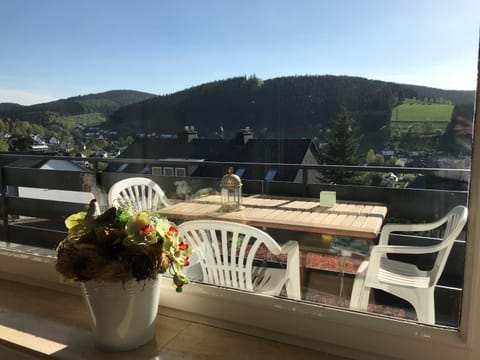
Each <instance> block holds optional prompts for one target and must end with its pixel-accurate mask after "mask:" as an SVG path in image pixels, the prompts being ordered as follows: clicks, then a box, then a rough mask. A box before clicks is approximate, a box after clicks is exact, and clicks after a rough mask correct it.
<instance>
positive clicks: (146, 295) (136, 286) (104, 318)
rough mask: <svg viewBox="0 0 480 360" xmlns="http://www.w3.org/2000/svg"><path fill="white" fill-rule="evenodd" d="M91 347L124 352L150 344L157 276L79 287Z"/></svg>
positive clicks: (88, 283)
mask: <svg viewBox="0 0 480 360" xmlns="http://www.w3.org/2000/svg"><path fill="white" fill-rule="evenodd" d="M80 288H81V291H82V296H83V299H84V300H85V303H86V305H87V308H88V312H89V315H90V321H91V326H92V332H93V336H94V339H95V344H96V345H97V346H98V347H99V348H101V349H104V350H110V351H125V350H131V349H134V348H137V347H139V346H141V345H143V344H145V343H147V342H148V341H150V340H151V339H152V338H153V336H154V333H155V320H156V316H157V309H158V301H159V297H160V276H159V277H158V279H157V280H145V281H136V280H129V281H126V282H97V281H94V280H90V281H87V282H84V283H81V285H80Z"/></svg>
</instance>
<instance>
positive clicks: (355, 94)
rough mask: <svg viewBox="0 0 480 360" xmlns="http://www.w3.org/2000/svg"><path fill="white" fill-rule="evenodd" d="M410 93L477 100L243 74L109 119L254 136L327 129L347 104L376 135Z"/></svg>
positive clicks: (133, 125) (351, 80)
mask: <svg viewBox="0 0 480 360" xmlns="http://www.w3.org/2000/svg"><path fill="white" fill-rule="evenodd" d="M407 98H418V99H423V98H439V99H440V98H441V99H444V100H448V101H450V102H451V103H453V104H463V103H465V104H473V101H474V91H449V90H441V89H434V88H428V87H420V86H413V85H405V84H396V83H389V82H383V81H377V80H369V79H364V78H360V77H349V76H330V75H324V76H290V77H280V78H275V79H270V80H265V81H263V80H261V79H259V78H257V77H255V76H253V77H249V78H247V77H237V78H231V79H226V80H222V81H214V82H210V83H206V84H203V85H200V86H196V87H192V88H189V89H186V90H183V91H180V92H177V93H174V94H170V95H165V96H158V97H155V98H151V99H148V100H146V101H143V102H140V103H137V104H132V105H129V106H126V107H122V108H120V109H118V110H117V111H115V112H114V113H112V115H111V116H110V120H109V123H108V125H109V126H110V127H114V128H116V129H120V130H121V129H124V130H125V131H126V130H128V131H129V132H130V133H132V132H151V131H155V132H157V133H176V132H177V131H178V130H179V129H182V128H183V127H184V126H185V125H193V126H195V127H196V128H197V129H198V131H199V135H200V136H204V137H207V136H215V135H216V134H217V135H218V134H220V133H223V135H224V136H226V137H228V136H232V135H233V134H234V133H235V132H236V131H237V130H238V129H240V128H243V127H246V126H250V127H251V128H253V129H254V131H255V136H256V137H280V138H282V137H283V138H292V137H293V138H295V137H310V138H312V137H319V138H320V139H322V137H323V136H324V135H325V131H326V129H327V128H329V127H331V125H332V124H333V122H334V120H335V117H336V115H337V113H338V111H339V108H340V106H341V105H345V106H346V108H347V109H348V111H349V112H350V113H351V114H352V115H353V117H354V118H355V120H356V121H357V124H358V125H359V127H360V130H361V131H362V134H364V141H368V142H370V143H371V142H372V141H373V142H374V143H375V142H376V141H380V139H378V138H379V137H380V136H381V135H380V134H379V129H381V128H382V127H384V126H388V125H389V124H390V118H391V115H392V109H393V108H394V106H396V105H398V104H400V103H402V101H403V100H404V99H407Z"/></svg>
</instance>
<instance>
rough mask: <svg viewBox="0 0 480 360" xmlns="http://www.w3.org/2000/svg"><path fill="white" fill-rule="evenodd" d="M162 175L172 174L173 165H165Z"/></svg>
mask: <svg viewBox="0 0 480 360" xmlns="http://www.w3.org/2000/svg"><path fill="white" fill-rule="evenodd" d="M163 176H173V167H167V166H165V167H164V168H163Z"/></svg>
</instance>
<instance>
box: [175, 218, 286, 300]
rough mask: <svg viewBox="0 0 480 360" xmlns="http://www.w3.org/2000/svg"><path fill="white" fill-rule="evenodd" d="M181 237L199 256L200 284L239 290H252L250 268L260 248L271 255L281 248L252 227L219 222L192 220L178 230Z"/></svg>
mask: <svg viewBox="0 0 480 360" xmlns="http://www.w3.org/2000/svg"><path fill="white" fill-rule="evenodd" d="M178 230H179V233H180V235H182V236H184V238H185V240H186V242H187V243H188V244H190V245H191V246H192V249H193V251H194V252H196V253H197V254H198V255H199V259H200V264H201V267H202V273H203V281H204V282H207V283H210V284H215V285H221V286H227V287H233V288H237V289H242V290H250V291H253V290H254V279H252V268H253V260H254V256H255V253H256V252H257V250H258V249H259V248H260V246H261V245H262V244H263V245H265V247H266V248H267V249H268V250H269V251H270V252H272V253H273V254H274V255H278V254H280V251H281V247H280V245H279V244H278V243H277V242H276V241H275V240H274V239H273V238H272V237H271V236H270V235H268V234H267V233H266V232H264V231H262V230H260V229H257V228H255V227H252V226H249V225H245V224H240V223H233V222H227V221H219V220H192V221H187V222H184V223H182V224H180V225H179V226H178Z"/></svg>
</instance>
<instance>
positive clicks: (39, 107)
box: [0, 90, 156, 124]
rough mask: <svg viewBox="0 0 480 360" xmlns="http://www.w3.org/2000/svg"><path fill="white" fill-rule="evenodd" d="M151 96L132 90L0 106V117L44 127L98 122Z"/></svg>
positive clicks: (152, 95) (2, 104) (151, 95)
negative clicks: (66, 121)
mask: <svg viewBox="0 0 480 360" xmlns="http://www.w3.org/2000/svg"><path fill="white" fill-rule="evenodd" d="M155 96H156V95H154V94H149V93H144V92H140V91H133V90H112V91H107V92H102V93H97V94H88V95H83V96H75V97H70V98H67V99H61V100H56V101H51V102H47V103H42V104H35V105H30V106H22V105H18V104H11V103H1V104H0V117H4V118H9V119H11V120H13V121H18V120H22V121H29V122H32V123H38V124H46V123H48V122H50V121H52V120H56V119H58V118H65V117H71V116H82V115H83V116H84V117H85V116H87V115H91V116H90V117H93V118H95V119H96V121H102V119H103V120H105V119H106V118H107V117H108V116H109V115H110V114H111V113H112V112H114V111H115V110H117V109H119V108H120V107H122V106H126V105H130V104H133V103H137V102H140V101H144V100H147V99H149V98H152V97H155ZM87 117H89V116H87Z"/></svg>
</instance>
